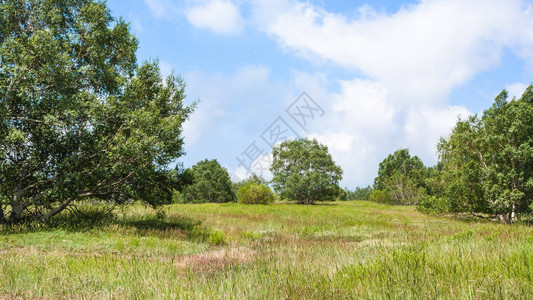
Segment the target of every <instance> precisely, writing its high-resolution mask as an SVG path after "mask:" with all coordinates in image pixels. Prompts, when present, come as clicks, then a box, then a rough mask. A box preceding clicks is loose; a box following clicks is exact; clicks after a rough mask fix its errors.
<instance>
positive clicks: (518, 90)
mask: <svg viewBox="0 0 533 300" xmlns="http://www.w3.org/2000/svg"><path fill="white" fill-rule="evenodd" d="M528 86H529V85H528V84H525V83H522V82H515V83H511V84H508V85H506V86H505V89H506V90H507V92H509V99H513V98H516V99H519V98H520V97H522V94H523V93H524V92H525V91H526V88H527V87H528Z"/></svg>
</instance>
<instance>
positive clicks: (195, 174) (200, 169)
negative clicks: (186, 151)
mask: <svg viewBox="0 0 533 300" xmlns="http://www.w3.org/2000/svg"><path fill="white" fill-rule="evenodd" d="M190 170H191V172H190V173H191V174H192V178H193V180H192V184H190V185H189V186H187V187H185V189H184V191H183V193H184V196H185V202H189V203H203V202H214V203H224V202H232V201H235V194H234V193H233V190H232V184H231V180H230V177H229V174H228V171H227V170H226V169H225V168H223V167H222V166H221V165H220V164H219V163H218V161H217V160H216V159H213V160H207V159H206V160H202V161H200V162H198V163H197V164H196V165H194V166H193V167H192V168H191V169H190Z"/></svg>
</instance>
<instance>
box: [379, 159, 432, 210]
mask: <svg viewBox="0 0 533 300" xmlns="http://www.w3.org/2000/svg"><path fill="white" fill-rule="evenodd" d="M428 174H429V173H428V169H427V168H426V167H425V166H424V164H423V163H422V160H420V158H418V157H417V156H413V157H411V155H410V154H409V150H407V149H400V150H398V151H396V152H394V153H393V154H391V155H389V156H388V157H387V158H385V159H384V160H383V161H382V162H381V163H380V164H379V170H378V176H377V177H376V178H375V180H374V189H376V190H380V191H382V192H383V194H382V193H377V194H376V195H375V196H374V197H372V195H371V197H370V199H376V200H379V201H378V202H382V201H384V202H386V203H391V204H400V205H414V204H417V203H418V202H419V201H420V200H421V198H422V197H423V196H424V194H425V186H426V179H427V177H428ZM377 196H379V197H377Z"/></svg>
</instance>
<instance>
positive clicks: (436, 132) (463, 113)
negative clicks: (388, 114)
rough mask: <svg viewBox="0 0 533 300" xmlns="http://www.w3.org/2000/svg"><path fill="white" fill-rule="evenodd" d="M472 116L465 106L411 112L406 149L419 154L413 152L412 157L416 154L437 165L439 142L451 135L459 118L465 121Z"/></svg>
mask: <svg viewBox="0 0 533 300" xmlns="http://www.w3.org/2000/svg"><path fill="white" fill-rule="evenodd" d="M470 114H471V113H470V112H469V111H468V109H466V108H465V107H463V106H449V107H442V108H431V109H423V110H412V111H409V112H408V113H407V117H406V123H405V127H404V131H405V136H406V139H405V142H406V143H405V145H404V147H409V148H411V149H416V152H417V153H413V151H411V155H413V154H415V155H418V156H420V157H421V158H422V159H423V160H425V161H426V162H428V161H429V162H432V163H435V155H436V153H437V141H438V140H439V139H440V138H441V137H445V136H447V135H449V134H450V132H451V130H452V128H453V127H454V126H455V123H456V122H457V120H458V118H459V117H461V118H462V119H465V118H466V117H467V116H468V115H470Z"/></svg>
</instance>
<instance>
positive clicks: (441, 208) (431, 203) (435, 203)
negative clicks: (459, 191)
mask: <svg viewBox="0 0 533 300" xmlns="http://www.w3.org/2000/svg"><path fill="white" fill-rule="evenodd" d="M417 209H418V211H420V212H423V213H427V214H439V213H446V212H448V211H449V207H448V202H447V201H446V199H445V198H443V197H436V196H425V197H422V200H421V201H420V202H419V203H418V207H417Z"/></svg>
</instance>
